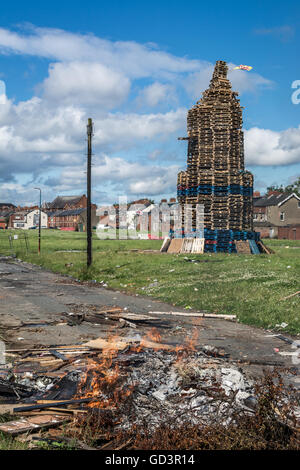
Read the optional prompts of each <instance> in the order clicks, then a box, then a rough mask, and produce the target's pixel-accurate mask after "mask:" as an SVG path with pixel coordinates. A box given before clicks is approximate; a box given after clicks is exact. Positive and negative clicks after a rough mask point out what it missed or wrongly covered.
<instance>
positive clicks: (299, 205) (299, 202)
mask: <svg viewBox="0 0 300 470" xmlns="http://www.w3.org/2000/svg"><path fill="white" fill-rule="evenodd" d="M298 209H300V201H298Z"/></svg>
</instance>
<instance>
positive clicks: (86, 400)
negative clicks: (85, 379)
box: [13, 397, 95, 413]
mask: <svg viewBox="0 0 300 470" xmlns="http://www.w3.org/2000/svg"><path fill="white" fill-rule="evenodd" d="M94 399H95V397H94V398H79V399H77V400H60V401H56V402H52V403H35V404H33V405H23V406H18V407H16V408H14V409H13V412H15V413H22V412H23V411H35V410H43V409H47V408H53V407H54V405H55V407H58V406H59V407H61V406H66V405H78V404H81V403H89V402H91V401H93V400H94Z"/></svg>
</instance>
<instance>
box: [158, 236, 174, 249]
mask: <svg viewBox="0 0 300 470" xmlns="http://www.w3.org/2000/svg"><path fill="white" fill-rule="evenodd" d="M170 243H171V239H170V237H165V239H164V241H163V244H162V246H161V249H160V252H161V253H166V252H167V251H168V248H169V246H170Z"/></svg>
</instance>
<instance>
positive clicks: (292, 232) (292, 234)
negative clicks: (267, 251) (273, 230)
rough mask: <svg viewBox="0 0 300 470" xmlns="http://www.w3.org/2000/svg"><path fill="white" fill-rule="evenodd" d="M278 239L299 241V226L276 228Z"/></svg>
mask: <svg viewBox="0 0 300 470" xmlns="http://www.w3.org/2000/svg"><path fill="white" fill-rule="evenodd" d="M278 238H281V239H282V238H285V239H286V240H300V225H292V226H291V227H278Z"/></svg>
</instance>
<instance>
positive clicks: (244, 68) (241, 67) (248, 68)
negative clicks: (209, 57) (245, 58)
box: [233, 65, 253, 71]
mask: <svg viewBox="0 0 300 470" xmlns="http://www.w3.org/2000/svg"><path fill="white" fill-rule="evenodd" d="M237 69H239V70H248V71H249V70H251V69H253V67H251V65H239V66H238V67H234V69H233V70H237Z"/></svg>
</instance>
